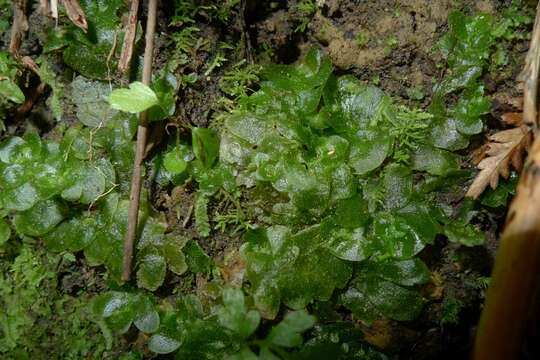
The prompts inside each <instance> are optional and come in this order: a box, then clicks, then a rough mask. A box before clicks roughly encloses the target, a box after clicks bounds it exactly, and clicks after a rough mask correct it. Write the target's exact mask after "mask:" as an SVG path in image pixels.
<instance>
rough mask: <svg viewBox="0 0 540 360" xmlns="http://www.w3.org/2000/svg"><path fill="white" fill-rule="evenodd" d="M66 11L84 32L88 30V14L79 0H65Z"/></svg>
mask: <svg viewBox="0 0 540 360" xmlns="http://www.w3.org/2000/svg"><path fill="white" fill-rule="evenodd" d="M63 3H64V8H66V13H67V16H68V18H69V20H71V22H72V23H73V24H75V25H76V26H77V27H79V28H81V29H82V30H83V31H84V32H87V31H88V23H87V22H86V15H84V11H83V9H82V8H81V5H80V4H79V1H78V0H63Z"/></svg>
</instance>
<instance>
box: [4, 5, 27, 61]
mask: <svg viewBox="0 0 540 360" xmlns="http://www.w3.org/2000/svg"><path fill="white" fill-rule="evenodd" d="M27 5H28V4H27V0H15V1H13V25H11V39H10V42H9V52H10V53H11V55H13V56H14V57H19V49H20V48H21V44H22V39H23V37H24V34H25V33H26V32H27V31H28V19H27V18H26V7H27Z"/></svg>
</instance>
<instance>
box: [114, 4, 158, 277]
mask: <svg viewBox="0 0 540 360" xmlns="http://www.w3.org/2000/svg"><path fill="white" fill-rule="evenodd" d="M156 12H157V0H149V2H148V19H147V21H146V36H145V42H146V44H145V49H144V64H143V76H142V82H143V84H145V85H150V83H151V81H152V57H153V53H154V33H155V30H156ZM147 137H148V115H147V112H146V111H144V112H142V113H141V115H140V118H139V126H138V128H137V149H136V151H135V163H134V166H133V177H132V178H131V192H130V195H129V210H128V227H127V231H126V238H125V240H124V259H123V264H122V280H123V281H128V280H129V278H130V276H131V263H132V260H133V247H134V243H135V238H136V236H137V224H138V217H139V201H140V197H141V182H142V178H141V170H142V169H141V167H142V162H143V160H144V153H145V149H146V138H147Z"/></svg>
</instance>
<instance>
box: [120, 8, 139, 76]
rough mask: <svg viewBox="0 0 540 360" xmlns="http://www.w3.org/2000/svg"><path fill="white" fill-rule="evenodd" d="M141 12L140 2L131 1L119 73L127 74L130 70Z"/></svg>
mask: <svg viewBox="0 0 540 360" xmlns="http://www.w3.org/2000/svg"><path fill="white" fill-rule="evenodd" d="M138 11H139V0H131V7H130V9H129V18H128V23H127V25H126V33H125V35H124V44H123V45H122V54H121V55H120V60H119V61H118V71H120V72H121V73H125V72H127V71H128V70H129V64H130V63H131V57H132V56H133V45H134V44H135V34H136V33H137V14H138Z"/></svg>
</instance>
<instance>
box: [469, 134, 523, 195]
mask: <svg viewBox="0 0 540 360" xmlns="http://www.w3.org/2000/svg"><path fill="white" fill-rule="evenodd" d="M531 137H532V135H531V131H530V129H529V128H528V127H527V126H520V127H516V128H512V129H508V130H502V131H499V132H497V133H495V134H493V135H491V136H490V137H489V143H488V144H487V145H486V147H485V149H486V150H485V157H484V158H483V159H482V160H481V161H480V162H479V163H478V168H479V169H480V172H479V173H478V175H476V178H475V179H474V181H473V183H472V184H471V187H470V188H469V191H467V194H465V196H468V197H472V198H474V199H476V198H478V197H479V196H480V195H481V194H482V192H484V190H485V189H486V187H487V186H488V185H490V186H491V188H492V189H495V188H496V187H497V185H498V184H499V176H502V177H503V178H508V176H509V175H510V165H512V166H513V167H514V169H516V170H520V169H521V167H522V165H523V155H524V152H525V151H526V150H527V148H528V147H529V144H530V142H531Z"/></svg>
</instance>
